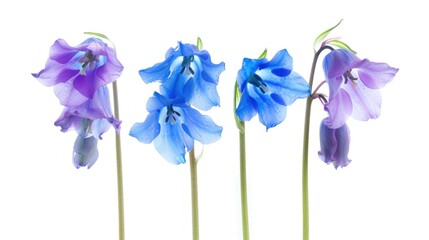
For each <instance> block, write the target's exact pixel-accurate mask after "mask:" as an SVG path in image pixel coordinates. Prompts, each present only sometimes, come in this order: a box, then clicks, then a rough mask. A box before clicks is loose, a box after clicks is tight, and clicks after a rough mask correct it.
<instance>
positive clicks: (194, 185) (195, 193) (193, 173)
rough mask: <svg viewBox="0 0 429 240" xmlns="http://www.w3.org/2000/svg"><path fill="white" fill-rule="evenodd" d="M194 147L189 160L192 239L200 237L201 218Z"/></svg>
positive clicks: (195, 239) (196, 239)
mask: <svg viewBox="0 0 429 240" xmlns="http://www.w3.org/2000/svg"><path fill="white" fill-rule="evenodd" d="M194 149H195V148H193V149H192V150H191V151H190V152H189V162H190V166H191V193H192V237H193V238H192V239H193V240H198V239H199V238H200V236H199V235H200V229H199V223H198V222H199V220H198V175H197V163H198V162H197V161H198V160H197V159H196V158H195V152H194Z"/></svg>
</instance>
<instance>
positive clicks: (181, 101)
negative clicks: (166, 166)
mask: <svg viewBox="0 0 429 240" xmlns="http://www.w3.org/2000/svg"><path fill="white" fill-rule="evenodd" d="M146 108H147V111H148V112H149V115H148V116H147V118H146V120H145V121H144V122H142V123H135V124H134V125H133V126H132V128H131V130H130V135H131V136H132V137H135V138H137V139H138V140H139V141H140V142H143V143H146V144H149V143H151V142H152V141H153V142H154V145H155V148H156V150H157V151H158V152H159V153H160V154H161V155H162V156H163V157H164V158H165V159H166V160H167V161H168V162H170V163H173V164H180V163H185V161H186V160H185V153H186V152H188V151H190V150H191V149H192V148H193V147H194V140H197V141H199V142H201V143H202V144H210V143H213V142H215V141H217V140H218V139H219V138H220V137H221V133H222V127H220V126H217V125H216V124H215V123H214V122H213V120H212V119H211V118H210V117H208V116H205V115H202V114H201V113H199V112H198V111H197V110H195V109H194V108H192V107H191V106H190V105H189V104H187V103H186V99H185V98H183V97H178V98H174V99H171V98H168V97H166V96H163V95H161V94H159V93H157V92H155V93H154V94H153V96H152V97H151V98H149V100H148V102H147V106H146Z"/></svg>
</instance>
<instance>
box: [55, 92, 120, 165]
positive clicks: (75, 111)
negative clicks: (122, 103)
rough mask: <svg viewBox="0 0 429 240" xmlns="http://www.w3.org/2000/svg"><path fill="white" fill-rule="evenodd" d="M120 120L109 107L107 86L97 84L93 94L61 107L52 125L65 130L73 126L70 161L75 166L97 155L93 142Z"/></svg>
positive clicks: (118, 126) (89, 160) (92, 162)
mask: <svg viewBox="0 0 429 240" xmlns="http://www.w3.org/2000/svg"><path fill="white" fill-rule="evenodd" d="M120 124H121V121H119V120H117V119H116V118H115V117H114V116H113V114H112V111H111V108H110V98H109V91H108V88H107V86H103V87H101V88H99V89H98V90H97V91H96V92H95V94H94V97H93V98H92V99H91V100H88V101H86V102H84V103H83V104H81V105H80V106H76V107H64V110H63V112H62V113H61V115H60V117H59V118H58V119H57V121H55V126H60V127H61V131H63V132H67V131H69V130H71V129H74V130H75V131H76V132H77V134H78V136H77V138H76V141H75V144H74V148H73V163H74V165H75V167H76V168H80V167H85V166H86V167H88V168H90V167H91V166H92V165H93V164H94V163H95V161H96V160H97V157H98V150H97V143H98V140H99V139H100V140H101V139H102V138H101V135H102V134H103V133H105V132H107V130H109V128H110V126H113V127H114V128H115V129H116V131H119V130H120Z"/></svg>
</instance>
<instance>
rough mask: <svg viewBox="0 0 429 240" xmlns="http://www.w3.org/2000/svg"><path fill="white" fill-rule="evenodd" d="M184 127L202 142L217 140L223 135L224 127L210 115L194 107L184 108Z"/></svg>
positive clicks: (189, 133)
mask: <svg viewBox="0 0 429 240" xmlns="http://www.w3.org/2000/svg"><path fill="white" fill-rule="evenodd" d="M181 111H182V112H183V114H182V117H183V123H182V128H183V129H184V130H185V132H186V133H187V134H188V135H189V136H190V137H191V138H193V139H195V140H197V141H199V142H201V143H202V144H210V143H213V142H216V141H217V140H219V138H220V137H221V133H222V127H220V126H218V125H216V124H215V123H214V122H213V120H212V119H211V118H210V117H209V116H205V115H202V114H201V113H199V112H198V111H197V110H195V109H193V108H182V109H181Z"/></svg>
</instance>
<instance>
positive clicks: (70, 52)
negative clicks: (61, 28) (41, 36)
mask: <svg viewBox="0 0 429 240" xmlns="http://www.w3.org/2000/svg"><path fill="white" fill-rule="evenodd" d="M122 69H123V66H122V64H121V63H120V62H119V61H118V59H117V58H116V52H115V50H114V49H113V48H111V47H109V46H108V45H107V44H106V43H104V42H103V41H101V40H100V39H98V38H89V39H87V40H86V41H84V42H83V43H81V44H79V45H78V46H76V47H71V46H69V45H68V44H67V42H66V41H64V40H63V39H58V40H57V41H55V43H54V44H53V45H52V47H51V49H50V52H49V59H48V60H47V62H46V66H45V68H44V69H43V70H41V71H40V72H39V73H33V74H32V75H33V76H34V77H35V78H37V79H38V80H39V81H40V82H41V83H42V84H44V85H45V86H48V87H51V86H54V92H55V94H56V96H57V97H58V99H59V100H60V103H61V104H62V105H64V106H67V107H76V106H79V105H81V104H83V103H84V102H85V101H87V100H90V99H92V98H93V97H94V94H95V92H96V91H97V90H98V89H99V88H100V87H102V86H105V85H107V84H109V83H111V82H113V81H115V80H116V79H117V78H118V77H119V76H120V75H121V73H122Z"/></svg>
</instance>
